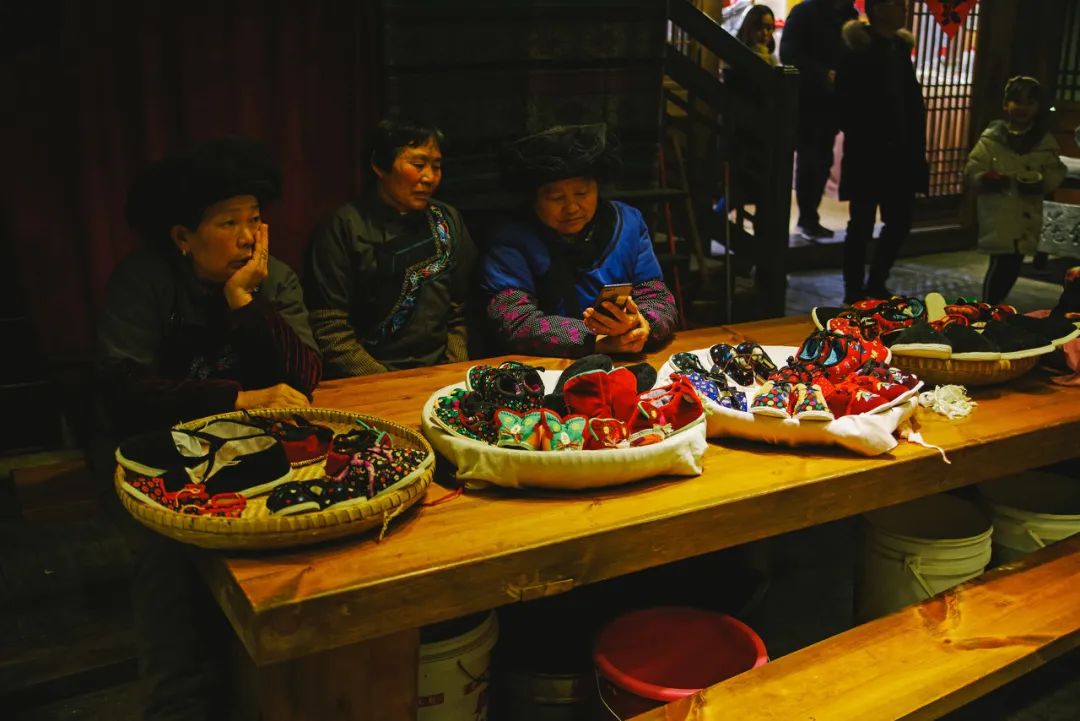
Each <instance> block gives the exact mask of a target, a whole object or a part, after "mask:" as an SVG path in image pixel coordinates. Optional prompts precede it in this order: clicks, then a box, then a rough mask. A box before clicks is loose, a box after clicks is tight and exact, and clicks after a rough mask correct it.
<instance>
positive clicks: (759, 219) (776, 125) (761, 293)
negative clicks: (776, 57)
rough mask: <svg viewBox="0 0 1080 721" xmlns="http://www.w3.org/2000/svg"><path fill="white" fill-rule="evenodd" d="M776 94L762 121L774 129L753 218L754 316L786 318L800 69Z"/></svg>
mask: <svg viewBox="0 0 1080 721" xmlns="http://www.w3.org/2000/svg"><path fill="white" fill-rule="evenodd" d="M775 72H776V73H777V74H778V76H779V80H780V82H779V83H777V92H776V93H775V94H774V95H772V96H770V97H769V98H768V100H769V109H768V110H767V111H766V112H765V113H763V114H762V117H766V118H769V119H770V122H771V124H772V128H771V130H770V131H769V132H768V134H767V135H768V136H769V137H771V138H772V144H771V146H770V149H771V152H770V153H769V161H768V162H769V165H768V170H767V172H765V173H764V174H763V175H764V177H765V178H767V179H768V182H766V183H763V184H762V188H761V198H760V199H759V204H758V207H757V209H756V211H755V213H754V237H755V242H756V248H755V250H756V263H755V267H756V275H755V278H754V280H755V287H756V291H757V301H758V302H757V305H756V308H755V311H754V317H763V318H775V317H778V316H782V315H784V308H785V306H786V305H787V264H786V262H785V261H786V259H787V254H788V242H789V240H790V228H789V224H790V219H791V177H792V167H793V163H794V154H795V123H793V122H791V119H792V118H795V117H798V112H799V92H798V84H799V74H798V71H796V70H795V68H792V67H788V66H780V67H778V68H776V70H775Z"/></svg>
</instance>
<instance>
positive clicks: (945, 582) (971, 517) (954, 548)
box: [855, 494, 993, 623]
mask: <svg viewBox="0 0 1080 721" xmlns="http://www.w3.org/2000/svg"><path fill="white" fill-rule="evenodd" d="M863 520H864V521H865V531H866V533H865V541H864V543H863V551H862V555H861V559H860V562H859V569H858V571H859V572H858V574H857V577H856V586H855V616H856V618H857V619H858V621H859V622H860V623H861V622H863V621H867V620H870V619H872V618H877V617H878V616H884V615H885V614H888V613H892V612H893V611H896V610H897V609H900V608H903V607H904V606H908V605H910V604H912V603H918V602H920V601H924V600H926V599H927V598H930V597H931V596H935V595H937V594H938V593H941V592H942V591H944V590H946V589H948V588H952V587H953V586H955V585H956V584H958V583H962V582H963V581H967V580H968V579H971V578H974V577H975V576H978V575H979V574H981V573H982V572H983V571H984V570H985V569H986V564H987V563H989V562H990V535H991V532H992V531H993V528H992V526H991V525H990V521H989V519H987V518H986V515H985V514H984V513H983V512H982V511H980V510H979V508H978V506H976V505H975V504H973V503H969V502H968V501H965V500H963V499H960V498H956V497H955V496H950V495H947V494H940V495H936V496H928V497H926V498H918V499H916V500H914V501H909V502H907V503H901V504H899V505H896V506H890V507H889V508H882V509H879V510H876V511H871V512H870V513H867V514H864V516H863Z"/></svg>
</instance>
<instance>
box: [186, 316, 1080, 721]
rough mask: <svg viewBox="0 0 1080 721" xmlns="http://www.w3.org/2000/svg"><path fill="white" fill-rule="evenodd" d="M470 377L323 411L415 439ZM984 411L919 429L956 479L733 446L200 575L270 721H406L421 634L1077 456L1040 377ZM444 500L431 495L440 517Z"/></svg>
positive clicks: (1068, 395)
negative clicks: (429, 412) (687, 465)
mask: <svg viewBox="0 0 1080 721" xmlns="http://www.w3.org/2000/svg"><path fill="white" fill-rule="evenodd" d="M811 329H812V326H811V325H810V322H809V320H808V319H807V318H805V317H803V318H788V319H777V320H771V321H763V322H757V323H747V324H741V325H734V326H730V327H727V328H712V329H701V330H695V331H688V332H684V333H680V334H679V337H678V339H677V340H675V341H674V342H673V343H672V344H671V345H669V346H668V347H667V348H665V349H663V350H662V351H661V352H658V353H655V354H652V355H651V356H647V360H649V361H650V362H651V363H652V364H653V365H654V366H657V367H659V365H660V364H661V363H662V362H663V361H664V360H665V359H666V358H667V357H668V355H670V354H671V353H673V352H676V351H680V350H691V349H695V348H703V347H708V346H710V345H712V344H713V343H717V342H721V341H728V342H730V341H732V340H737V339H743V338H752V339H754V340H756V341H758V342H760V343H762V344H768V345H797V344H798V343H799V342H800V341H801V339H802V338H803V337H805V335H806V334H807V333H808V332H809V331H810V330H811ZM534 360H535V359H534ZM567 363H568V361H566V360H547V359H545V360H544V361H543V362H542V364H543V365H545V366H546V367H548V368H559V367H563V366H565V365H566V364H567ZM469 365H470V364H469V363H459V364H452V365H446V366H438V367H434V368H425V369H419V370H412V371H404V372H398V373H390V374H387V375H381V376H376V377H365V378H353V379H347V380H340V381H332V382H328V383H325V384H323V385H321V386H320V387H319V389H318V391H317V392H316V394H315V405H317V406H326V407H331V408H341V409H347V410H355V411H358V412H364V413H369V414H373V415H377V416H382V417H384V418H389V419H392V420H395V421H398V422H401V423H403V424H405V425H409V426H411V427H418V426H419V420H420V419H419V414H420V408H421V406H422V404H423V403H424V401H425V400H426V398H427V397H428V396H429V395H430V394H431V392H432V391H434V390H436V389H438V388H440V387H443V386H445V385H448V384H450V383H453V382H457V381H460V380H461V379H462V378H463V377H464V373H465V370H466V368H467V367H468V366H469ZM972 396H973V397H974V398H975V399H976V400H977V401H978V404H979V405H978V408H977V409H976V410H975V412H974V413H973V414H972V415H970V416H969V417H967V418H965V419H962V420H957V421H948V420H946V419H944V418H943V417H941V416H939V415H937V414H933V413H929V412H926V411H924V410H921V409H920V411H919V412H918V414H917V416H916V418H917V420H918V422H919V423H920V424H921V425H922V428H921V431H922V434H923V436H924V437H925V439H926V440H927V441H929V442H930V443H934V444H938V445H940V446H942V447H943V448H945V449H946V450H947V452H948V455H949V459H950V460H951V465H946V464H945V463H944V462H943V460H942V457H941V455H940V454H939V453H938V452H936V451H933V450H929V449H926V448H922V447H919V446H916V445H911V444H901V445H900V446H899V447H898V448H896V449H895V450H894V451H893V452H892V453H890V454H886V455H882V456H877V457H874V458H864V457H859V456H855V455H853V454H851V453H849V452H846V451H843V450H840V449H832V448H801V449H798V450H794V449H790V448H781V447H774V446H768V445H764V444H756V443H750V442H745V441H735V440H727V439H719V440H713V441H711V442H710V447H709V449H708V451H707V452H706V456H705V461H704V465H705V471H704V473H703V475H701V476H700V477H697V478H690V479H683V478H679V479H676V478H658V479H655V480H651V481H645V482H640V483H636V484H632V485H628V486H624V487H620V488H611V489H602V490H597V491H592V492H575V493H553V492H521V491H508V490H494V491H484V492H467V493H465V494H464V495H462V496H461V497H459V498H456V499H454V500H453V501H451V502H448V503H444V504H440V505H436V506H431V507H420V508H417V509H416V510H415V511H414V512H411V513H409V514H406V516H405V517H403V518H401V519H397V520H396V521H395V522H394V524H393V526H392V528H391V531H390V533H389V534H388V535H387V537H386V538H385V540H384V541H383V542H381V543H377V542H376V541H375V540H374V539H373V538H371V537H370V536H367V537H363V538H361V539H358V540H351V541H345V542H341V543H337V544H334V545H329V546H324V547H319V548H315V549H300V550H297V551H295V552H288V553H278V554H263V555H251V556H208V557H207V561H206V563H205V564H204V571H205V575H206V578H207V579H208V582H209V584H210V587H211V589H212V591H213V593H214V594H215V596H216V597H217V599H218V601H219V602H220V604H221V606H222V608H223V609H224V610H225V613H226V615H227V616H228V618H229V620H230V621H231V623H232V626H233V628H234V629H235V631H236V633H237V635H238V636H239V638H240V640H241V641H242V643H243V646H244V648H245V649H246V652H247V656H248V657H249V658H250V660H251V661H253V664H252V665H251V666H250V668H249V671H250V680H251V681H252V683H253V688H254V689H255V693H257V694H258V703H259V705H260V706H261V707H262V711H263V718H264V719H279V718H280V719H302V718H313V719H316V718H317V719H378V720H380V721H381V720H383V719H394V720H396V719H408V718H412V717H413V715H414V711H413V706H414V704H415V694H416V670H417V663H418V660H417V649H418V644H419V632H418V627H419V626H422V625H425V624H429V623H433V622H436V621H441V620H445V619H449V618H454V617H456V616H461V615H464V614H467V613H472V612H476V611H480V610H484V609H489V608H495V607H498V606H501V605H504V604H508V603H514V602H518V601H525V600H529V599H534V598H539V597H543V596H548V595H553V594H558V593H564V592H566V591H569V590H571V589H572V588H574V587H576V586H581V585H584V584H588V583H593V582H596V581H601V580H604V579H608V578H612V577H615V576H620V575H622V574H627V573H631V572H634V571H639V570H642V569H645V568H649V567H652V566H657V565H660V564H665V563H669V562H672V561H676V560H680V559H683V558H687V557H690V556H696V555H700V554H703V553H708V552H711V551H716V550H719V549H721V548H725V547H729V546H734V545H737V544H742V543H746V542H748V541H753V540H756V539H760V538H765V537H768V536H773V535H776V534H780V533H785V532H788V531H793V530H796V529H800V528H804V527H807V526H812V525H815V524H819V523H824V522H826V521H832V520H835V519H838V518H843V517H846V516H850V515H853V514H857V513H861V512H864V511H867V510H870V509H873V508H879V507H882V506H887V505H891V504H894V503H899V502H901V501H906V500H909V499H912V498H917V497H920V496H925V495H928V494H932V493H938V492H941V491H945V490H948V489H951V488H958V487H960V486H965V485H968V484H971V483H976V482H979V481H983V480H986V479H989V478H993V477H996V476H1000V475H1003V474H1007V473H1013V472H1016V471H1021V470H1025V469H1028V468H1032V467H1037V466H1041V465H1045V464H1048V463H1053V462H1057V461H1060V460H1064V459H1068V458H1072V457H1075V456H1077V455H1080V391H1078V390H1076V389H1074V388H1066V387H1061V386H1055V385H1053V384H1050V383H1048V382H1047V381H1046V379H1045V376H1043V375H1042V374H1041V371H1036V372H1035V373H1033V374H1030V375H1029V376H1026V377H1025V378H1022V379H1020V380H1018V381H1014V382H1013V383H1010V384H1009V385H1007V386H1001V387H990V388H986V389H973V390H972ZM447 492H448V491H447V489H445V488H443V487H441V486H438V485H432V487H431V489H430V491H429V492H428V500H432V499H437V498H439V497H441V496H444V495H445V494H446V493H447Z"/></svg>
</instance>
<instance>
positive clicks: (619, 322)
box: [581, 298, 644, 335]
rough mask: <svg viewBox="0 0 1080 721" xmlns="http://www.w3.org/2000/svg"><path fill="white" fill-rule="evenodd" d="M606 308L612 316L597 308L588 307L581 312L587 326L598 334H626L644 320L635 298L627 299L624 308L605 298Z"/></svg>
mask: <svg viewBox="0 0 1080 721" xmlns="http://www.w3.org/2000/svg"><path fill="white" fill-rule="evenodd" d="M604 308H605V309H606V310H607V311H608V312H609V313H611V315H610V316H608V315H605V314H604V313H601V312H600V311H598V310H596V309H595V308H586V309H585V312H584V313H582V314H581V317H582V319H583V320H584V321H585V327H586V328H588V329H589V330H590V331H592V332H593V333H595V334H596V335H625V334H626V333H629V332H630V331H632V330H633V329H634V328H637V327H638V326H639V325H640V324H641V321H642V320H644V319H643V318H642V317H641V313H640V312H639V311H638V307H637V305H636V304H635V303H634V299H633V298H627V299H626V306H625V307H624V308H620V307H619V306H617V305H615V304H614V303H612V302H611V301H610V300H605V301H604Z"/></svg>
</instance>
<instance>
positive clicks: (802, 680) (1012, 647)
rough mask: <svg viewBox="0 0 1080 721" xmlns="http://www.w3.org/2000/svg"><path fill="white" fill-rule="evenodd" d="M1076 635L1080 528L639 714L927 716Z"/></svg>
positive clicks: (660, 717)
mask: <svg viewBox="0 0 1080 721" xmlns="http://www.w3.org/2000/svg"><path fill="white" fill-rule="evenodd" d="M1078 645H1080V535H1077V536H1073V537H1072V538H1070V539H1067V540H1065V541H1062V542H1060V543H1057V544H1055V545H1053V546H1050V547H1049V548H1045V549H1042V550H1041V551H1039V552H1038V553H1035V554H1032V555H1031V556H1028V557H1027V558H1026V559H1024V560H1023V561H1019V562H1017V563H1013V564H1008V565H1006V566H1001V567H999V568H997V569H994V570H993V571H990V572H989V573H987V574H985V575H983V576H980V577H979V578H977V579H974V580H972V581H969V582H967V583H964V584H961V585H960V586H957V587H956V588H953V589H951V590H949V591H946V592H945V593H943V594H941V595H939V596H936V597H934V598H932V599H930V600H928V601H925V602H923V603H920V604H918V605H915V606H909V607H907V608H904V609H902V610H900V611H897V612H896V613H894V614H891V615H889V616H885V617H883V618H879V619H876V620H874V621H871V622H869V623H866V624H863V625H861V626H858V627H856V628H853V629H851V630H850V631H846V632H844V633H841V634H838V635H836V636H833V637H832V638H828V639H826V640H824V641H822V642H820V643H816V644H814V645H813V646H809V647H807V648H804V649H802V650H800V651H796V652H795V653H792V654H790V655H787V656H784V657H782V658H779V659H777V660H776V661H773V662H771V663H767V664H765V665H764V666H762V667H760V668H757V669H755V670H753V671H749V672H747V673H743V674H741V675H739V676H736V677H734V678H731V679H728V680H727V681H724V682H723V683H719V684H717V685H715V686H711V687H709V688H707V689H705V690H704V691H702V692H701V693H699V694H696V695H694V696H691V697H689V698H686V699H683V700H682V701H678V702H675V703H672V704H668V705H667V706H664V707H661V708H658V709H655V710H654V711H650V712H648V713H645V714H642V715H640V716H637V717H635V721H706V720H708V719H751V718H752V719H778V720H779V719H783V720H784V721H791V720H792V719H814V720H815V721H826V720H827V719H837V720H839V719H843V720H845V721H846V720H848V719H860V721H872V720H873V719H931V718H938V717H939V716H941V715H943V714H946V713H948V712H950V711H953V710H954V709H957V708H959V707H961V706H963V705H964V704H967V703H969V702H971V701H973V700H974V699H976V698H978V697H980V696H982V695H984V694H986V693H989V692H990V691H993V690H994V689H996V688H999V687H1001V686H1003V685H1005V684H1006V683H1008V682H1010V681H1012V680H1014V679H1016V678H1018V677H1020V676H1021V675H1023V674H1025V673H1027V672H1029V671H1032V670H1034V669H1035V668H1038V667H1039V666H1042V665H1043V664H1045V663H1047V662H1048V661H1050V660H1052V659H1054V658H1057V657H1058V656H1061V655H1062V654H1064V653H1066V652H1067V651H1070V650H1072V649H1073V648H1076V647H1077V646H1078Z"/></svg>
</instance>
